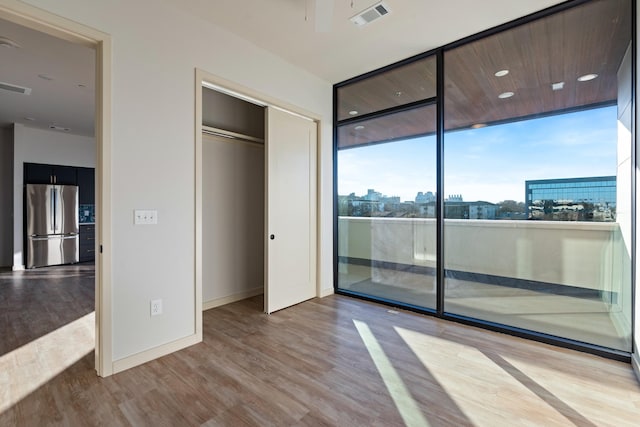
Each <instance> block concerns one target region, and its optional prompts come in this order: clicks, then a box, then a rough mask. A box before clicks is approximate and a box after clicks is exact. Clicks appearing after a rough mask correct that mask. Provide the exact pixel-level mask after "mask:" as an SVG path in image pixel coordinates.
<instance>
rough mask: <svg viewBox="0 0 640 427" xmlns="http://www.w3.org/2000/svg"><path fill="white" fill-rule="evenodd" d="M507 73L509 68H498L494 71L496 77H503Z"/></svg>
mask: <svg viewBox="0 0 640 427" xmlns="http://www.w3.org/2000/svg"><path fill="white" fill-rule="evenodd" d="M507 74H509V70H500V71H496V73H495V74H494V75H495V76H496V77H504V76H506V75H507Z"/></svg>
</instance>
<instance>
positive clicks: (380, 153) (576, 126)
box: [338, 106, 618, 203]
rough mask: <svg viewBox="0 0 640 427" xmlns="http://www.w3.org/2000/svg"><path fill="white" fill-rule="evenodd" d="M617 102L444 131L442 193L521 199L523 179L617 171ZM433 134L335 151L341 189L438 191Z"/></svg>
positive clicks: (409, 196)
mask: <svg viewBox="0 0 640 427" xmlns="http://www.w3.org/2000/svg"><path fill="white" fill-rule="evenodd" d="M617 144H618V124H617V107H616V106H611V107H604V108H597V109H591V110H585V111H580V112H575V113H570V114H562V115H556V116H550V117H545V118H540V119H533V120H526V121H520V122H513V123H508V124H503V125H495V126H488V127H485V128H480V129H469V130H464V131H456V132H450V133H447V134H445V139H444V146H445V152H444V156H445V163H444V167H445V182H444V185H445V189H444V194H445V197H448V196H449V195H453V194H461V195H462V197H463V199H464V200H465V201H476V200H483V201H487V202H492V203H497V202H499V201H502V200H516V201H520V202H523V201H524V192H525V181H526V180H532V179H554V178H578V177H590V176H608V175H616V168H617V166H616V165H617V159H616V151H617ZM435 158H436V138H435V136H429V137H421V138H413V139H410V140H404V141H396V142H391V143H387V144H377V145H372V146H368V147H358V148H350V149H346V150H341V151H339V152H338V194H340V195H348V194H350V193H355V194H356V195H357V196H362V195H365V194H366V193H367V189H370V188H372V189H375V190H376V191H378V192H380V193H382V194H384V195H386V196H400V198H401V200H402V201H406V200H415V197H416V194H417V193H418V191H422V192H427V191H432V192H434V193H435V191H436V162H435Z"/></svg>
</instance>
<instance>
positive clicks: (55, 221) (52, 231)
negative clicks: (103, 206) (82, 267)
mask: <svg viewBox="0 0 640 427" xmlns="http://www.w3.org/2000/svg"><path fill="white" fill-rule="evenodd" d="M25 202H26V203H25V204H26V221H27V222H26V227H25V228H26V232H27V268H33V267H43V266H46V265H58V264H71V263H75V262H78V258H79V248H78V232H79V225H78V187H77V186H75V185H47V184H27V186H26V194H25Z"/></svg>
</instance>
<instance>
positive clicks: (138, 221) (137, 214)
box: [133, 209, 158, 225]
mask: <svg viewBox="0 0 640 427" xmlns="http://www.w3.org/2000/svg"><path fill="white" fill-rule="evenodd" d="M133 223H134V224H135V225H152V224H157V223H158V211H156V210H146V209H136V210H134V211H133Z"/></svg>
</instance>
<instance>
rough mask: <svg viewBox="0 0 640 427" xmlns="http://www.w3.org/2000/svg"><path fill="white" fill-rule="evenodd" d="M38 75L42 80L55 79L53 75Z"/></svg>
mask: <svg viewBox="0 0 640 427" xmlns="http://www.w3.org/2000/svg"><path fill="white" fill-rule="evenodd" d="M38 77H40V78H41V79H42V80H47V81H51V80H53V77H52V76H50V75H48V74H38Z"/></svg>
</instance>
